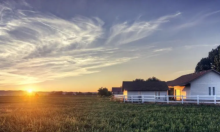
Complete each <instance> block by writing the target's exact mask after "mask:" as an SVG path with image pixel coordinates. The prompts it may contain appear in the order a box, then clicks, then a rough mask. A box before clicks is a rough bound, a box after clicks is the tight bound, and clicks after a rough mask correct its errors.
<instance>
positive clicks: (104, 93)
mask: <svg viewBox="0 0 220 132" xmlns="http://www.w3.org/2000/svg"><path fill="white" fill-rule="evenodd" d="M98 95H100V96H111V95H112V93H111V92H110V91H108V89H107V88H103V87H101V88H99V90H98Z"/></svg>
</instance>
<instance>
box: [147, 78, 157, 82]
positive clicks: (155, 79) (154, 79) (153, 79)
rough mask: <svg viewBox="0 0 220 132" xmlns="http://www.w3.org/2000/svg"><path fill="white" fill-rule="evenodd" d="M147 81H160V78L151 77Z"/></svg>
mask: <svg viewBox="0 0 220 132" xmlns="http://www.w3.org/2000/svg"><path fill="white" fill-rule="evenodd" d="M146 81H147V82H159V81H160V79H158V78H156V77H150V78H148V79H147V80H146Z"/></svg>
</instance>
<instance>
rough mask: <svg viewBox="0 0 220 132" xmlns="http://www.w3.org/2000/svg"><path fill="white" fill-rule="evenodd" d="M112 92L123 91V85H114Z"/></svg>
mask: <svg viewBox="0 0 220 132" xmlns="http://www.w3.org/2000/svg"><path fill="white" fill-rule="evenodd" d="M112 92H122V88H121V87H112Z"/></svg>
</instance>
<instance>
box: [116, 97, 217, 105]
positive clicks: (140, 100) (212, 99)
mask: <svg viewBox="0 0 220 132" xmlns="http://www.w3.org/2000/svg"><path fill="white" fill-rule="evenodd" d="M113 100H120V101H123V102H130V103H146V102H163V103H167V104H169V103H182V104H184V103H196V104H201V103H209V104H220V96H217V95H190V96H184V95H163V96H162V95H161V96H156V95H114V97H113Z"/></svg>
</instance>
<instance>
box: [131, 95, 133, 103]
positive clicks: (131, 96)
mask: <svg viewBox="0 0 220 132" xmlns="http://www.w3.org/2000/svg"><path fill="white" fill-rule="evenodd" d="M131 103H133V95H131Z"/></svg>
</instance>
